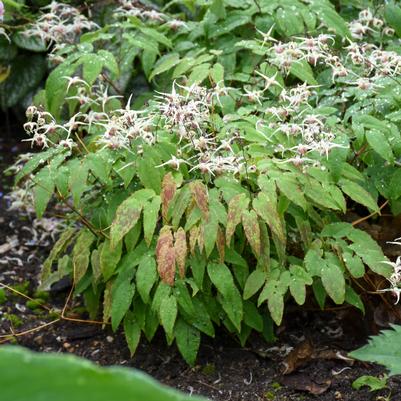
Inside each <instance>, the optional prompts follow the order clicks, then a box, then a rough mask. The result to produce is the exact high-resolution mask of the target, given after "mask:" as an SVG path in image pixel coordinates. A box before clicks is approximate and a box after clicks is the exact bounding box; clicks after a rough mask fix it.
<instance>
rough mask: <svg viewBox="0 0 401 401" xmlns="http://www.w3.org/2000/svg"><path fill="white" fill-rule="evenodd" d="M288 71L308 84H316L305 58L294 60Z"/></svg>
mask: <svg viewBox="0 0 401 401" xmlns="http://www.w3.org/2000/svg"><path fill="white" fill-rule="evenodd" d="M290 73H291V74H292V75H294V76H295V77H297V78H299V79H300V80H301V81H303V82H306V83H307V84H308V85H318V82H317V81H316V79H315V77H314V76H313V70H312V67H311V66H310V65H309V64H308V62H307V61H306V60H301V61H294V62H293V63H292V64H291V67H290Z"/></svg>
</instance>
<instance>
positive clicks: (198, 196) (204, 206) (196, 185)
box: [191, 181, 209, 220]
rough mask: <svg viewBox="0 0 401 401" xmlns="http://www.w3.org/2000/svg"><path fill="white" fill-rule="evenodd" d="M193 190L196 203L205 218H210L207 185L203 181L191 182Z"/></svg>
mask: <svg viewBox="0 0 401 401" xmlns="http://www.w3.org/2000/svg"><path fill="white" fill-rule="evenodd" d="M191 192H192V195H193V197H194V199H195V202H196V205H197V206H198V208H199V209H200V210H201V212H202V216H203V218H204V219H205V220H208V219H209V197H208V192H207V188H206V186H205V185H204V184H203V183H202V182H201V181H194V182H192V183H191Z"/></svg>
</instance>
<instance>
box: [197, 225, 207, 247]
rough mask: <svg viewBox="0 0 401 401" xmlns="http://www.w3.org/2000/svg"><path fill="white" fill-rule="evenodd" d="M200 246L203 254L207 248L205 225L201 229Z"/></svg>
mask: <svg viewBox="0 0 401 401" xmlns="http://www.w3.org/2000/svg"><path fill="white" fill-rule="evenodd" d="M198 245H199V250H200V251H201V252H203V249H204V248H205V226H204V225H203V224H201V225H200V227H199V235H198Z"/></svg>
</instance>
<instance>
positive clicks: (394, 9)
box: [384, 2, 401, 38]
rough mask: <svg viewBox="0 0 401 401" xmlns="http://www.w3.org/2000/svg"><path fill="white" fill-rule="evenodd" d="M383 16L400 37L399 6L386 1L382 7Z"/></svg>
mask: <svg viewBox="0 0 401 401" xmlns="http://www.w3.org/2000/svg"><path fill="white" fill-rule="evenodd" d="M384 18H385V20H386V22H387V23H388V24H389V25H390V26H391V27H392V28H393V29H394V30H395V32H396V33H397V36H398V37H399V38H401V8H400V7H399V6H398V5H396V3H394V2H388V3H387V4H386V5H385V7H384Z"/></svg>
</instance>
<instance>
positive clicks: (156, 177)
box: [138, 151, 164, 194]
mask: <svg viewBox="0 0 401 401" xmlns="http://www.w3.org/2000/svg"><path fill="white" fill-rule="evenodd" d="M157 164H158V163H157V162H156V161H155V160H154V159H153V158H152V156H151V155H150V154H149V153H147V152H146V151H145V155H144V157H141V158H140V159H139V160H138V176H139V179H140V180H141V182H142V184H143V186H144V187H145V188H149V189H153V190H154V191H155V192H156V193H157V194H160V191H161V183H162V178H163V175H164V174H163V169H162V168H156V166H157Z"/></svg>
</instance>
